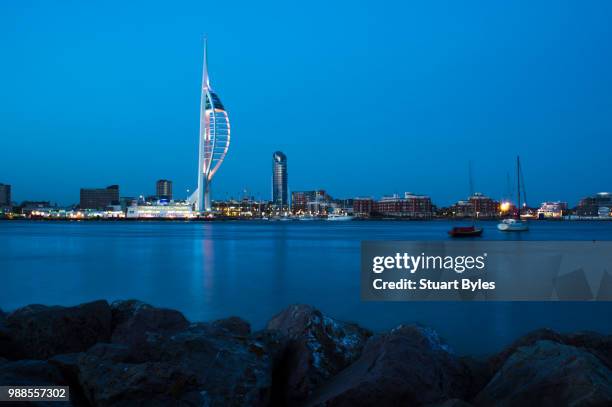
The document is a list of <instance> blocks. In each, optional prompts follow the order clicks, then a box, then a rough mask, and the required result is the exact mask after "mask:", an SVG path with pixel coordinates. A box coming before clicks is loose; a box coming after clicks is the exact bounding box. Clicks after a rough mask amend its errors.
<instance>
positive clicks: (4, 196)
mask: <svg viewBox="0 0 612 407" xmlns="http://www.w3.org/2000/svg"><path fill="white" fill-rule="evenodd" d="M0 206H11V186H10V185H7V184H0Z"/></svg>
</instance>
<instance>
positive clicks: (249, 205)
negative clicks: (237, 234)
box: [213, 197, 270, 218]
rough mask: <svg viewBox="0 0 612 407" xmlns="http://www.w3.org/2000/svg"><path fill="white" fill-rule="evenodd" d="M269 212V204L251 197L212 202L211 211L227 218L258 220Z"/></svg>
mask: <svg viewBox="0 0 612 407" xmlns="http://www.w3.org/2000/svg"><path fill="white" fill-rule="evenodd" d="M269 210H270V207H269V203H268V202H263V201H257V200H255V199H254V198H252V197H245V198H242V199H241V200H235V199H230V200H228V201H213V211H214V212H216V213H218V214H220V215H222V216H225V217H228V218H260V217H262V216H264V215H265V214H266V213H267V212H268V211H269Z"/></svg>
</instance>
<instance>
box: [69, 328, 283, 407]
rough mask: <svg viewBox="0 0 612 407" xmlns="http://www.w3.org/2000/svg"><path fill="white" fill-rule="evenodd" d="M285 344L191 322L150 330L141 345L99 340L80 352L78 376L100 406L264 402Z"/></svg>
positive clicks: (272, 337)
mask: <svg viewBox="0 0 612 407" xmlns="http://www.w3.org/2000/svg"><path fill="white" fill-rule="evenodd" d="M281 348H282V338H279V337H278V335H277V334H274V333H271V332H260V333H255V334H252V335H249V336H248V337H240V336H236V335H234V334H232V333H230V332H228V331H226V330H224V329H219V328H218V327H213V326H211V325H210V324H193V325H191V326H189V327H188V328H187V329H185V330H183V331H179V332H174V333H172V334H159V333H153V332H149V334H148V335H147V338H146V341H144V342H142V343H139V344H138V346H134V345H128V344H115V343H113V344H98V345H96V346H94V347H93V348H91V349H90V350H89V351H88V352H86V353H85V354H83V355H82V356H81V357H80V358H79V360H78V363H77V365H78V372H79V373H78V377H79V383H80V386H81V387H82V389H83V392H84V394H85V395H86V397H87V398H88V400H89V402H90V403H91V404H93V405H96V406H111V405H112V406H166V405H199V406H201V405H206V406H247V405H248V406H266V405H269V404H270V400H271V397H272V395H271V390H272V374H273V365H274V355H275V352H278V349H281ZM275 350H276V351H275Z"/></svg>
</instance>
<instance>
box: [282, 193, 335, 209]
mask: <svg viewBox="0 0 612 407" xmlns="http://www.w3.org/2000/svg"><path fill="white" fill-rule="evenodd" d="M331 200H332V199H331V197H330V196H329V195H327V193H326V192H325V190H324V189H318V190H314V191H295V192H292V193H291V211H292V212H293V213H300V212H302V213H303V212H306V211H307V209H308V206H309V204H314V203H323V202H325V203H327V202H331Z"/></svg>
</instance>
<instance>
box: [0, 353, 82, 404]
mask: <svg viewBox="0 0 612 407" xmlns="http://www.w3.org/2000/svg"><path fill="white" fill-rule="evenodd" d="M0 386H68V383H67V382H66V381H65V379H64V377H63V375H62V373H61V372H60V371H59V369H57V368H56V367H55V366H53V365H51V364H49V363H47V362H46V361H44V360H17V361H4V362H2V361H1V360H0ZM70 391H71V392H72V388H71V389H70ZM69 396H70V399H71V401H66V402H62V403H58V402H51V401H36V402H18V403H15V404H14V405H25V406H36V407H52V406H57V405H62V406H72V405H78V404H77V403H74V404H73V397H72V393H70V395H69ZM4 404H5V403H3V402H0V405H4ZM7 405H12V404H7Z"/></svg>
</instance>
